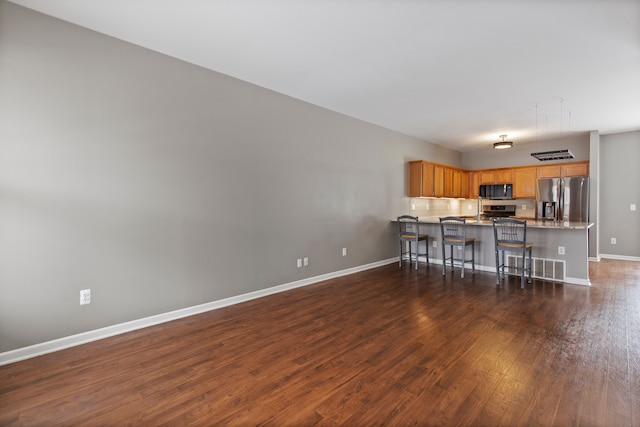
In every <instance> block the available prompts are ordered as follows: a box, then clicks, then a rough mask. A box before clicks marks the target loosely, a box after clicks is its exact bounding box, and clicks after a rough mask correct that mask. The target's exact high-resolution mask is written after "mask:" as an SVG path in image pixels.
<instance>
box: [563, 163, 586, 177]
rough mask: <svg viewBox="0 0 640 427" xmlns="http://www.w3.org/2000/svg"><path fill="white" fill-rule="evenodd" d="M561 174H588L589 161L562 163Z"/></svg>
mask: <svg viewBox="0 0 640 427" xmlns="http://www.w3.org/2000/svg"><path fill="white" fill-rule="evenodd" d="M562 176H589V163H572V164H569V165H562Z"/></svg>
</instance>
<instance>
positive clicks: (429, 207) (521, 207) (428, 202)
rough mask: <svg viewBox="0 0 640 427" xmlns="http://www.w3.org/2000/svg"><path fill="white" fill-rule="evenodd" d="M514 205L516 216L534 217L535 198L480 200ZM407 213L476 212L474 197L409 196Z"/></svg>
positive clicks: (449, 214) (439, 214)
mask: <svg viewBox="0 0 640 427" xmlns="http://www.w3.org/2000/svg"><path fill="white" fill-rule="evenodd" d="M487 205H515V206H516V216H518V217H523V218H535V216H536V201H535V199H517V200H482V206H487ZM409 214H410V215H413V216H418V217H425V216H432V217H440V216H474V215H477V214H478V201H477V200H476V199H443V198H434V199H429V198H424V197H419V198H409Z"/></svg>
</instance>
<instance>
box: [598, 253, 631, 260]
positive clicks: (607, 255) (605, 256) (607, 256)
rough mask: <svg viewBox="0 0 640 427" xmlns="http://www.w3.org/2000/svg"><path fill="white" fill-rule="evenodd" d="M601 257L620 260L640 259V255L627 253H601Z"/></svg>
mask: <svg viewBox="0 0 640 427" xmlns="http://www.w3.org/2000/svg"><path fill="white" fill-rule="evenodd" d="M600 258H606V259H617V260H619V261H640V257H637V256H627V255H613V254H600Z"/></svg>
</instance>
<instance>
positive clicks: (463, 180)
mask: <svg viewBox="0 0 640 427" xmlns="http://www.w3.org/2000/svg"><path fill="white" fill-rule="evenodd" d="M458 197H462V198H464V199H468V198H469V172H463V171H461V172H460V196H458Z"/></svg>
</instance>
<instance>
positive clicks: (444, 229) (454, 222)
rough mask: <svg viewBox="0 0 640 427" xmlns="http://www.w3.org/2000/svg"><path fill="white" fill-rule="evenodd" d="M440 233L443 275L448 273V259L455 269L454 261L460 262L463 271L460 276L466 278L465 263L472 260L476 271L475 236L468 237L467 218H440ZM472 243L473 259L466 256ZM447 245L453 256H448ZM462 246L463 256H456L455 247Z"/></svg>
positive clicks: (472, 267) (473, 268) (472, 265)
mask: <svg viewBox="0 0 640 427" xmlns="http://www.w3.org/2000/svg"><path fill="white" fill-rule="evenodd" d="M440 234H441V235H442V275H443V276H444V275H446V274H447V260H451V270H452V271H453V267H454V261H459V262H460V267H462V271H461V273H460V277H462V278H464V265H465V263H467V262H471V269H472V271H473V273H475V272H476V256H475V240H476V239H475V238H473V237H467V220H466V219H465V218H458V217H455V216H448V217H444V218H440ZM469 245H471V259H465V258H466V249H467V246H469ZM446 246H450V247H451V256H450V257H449V258H447V256H446V248H445V247H446ZM454 246H455V247H461V248H462V257H460V258H456V257H455V256H454V255H453V248H454Z"/></svg>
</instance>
